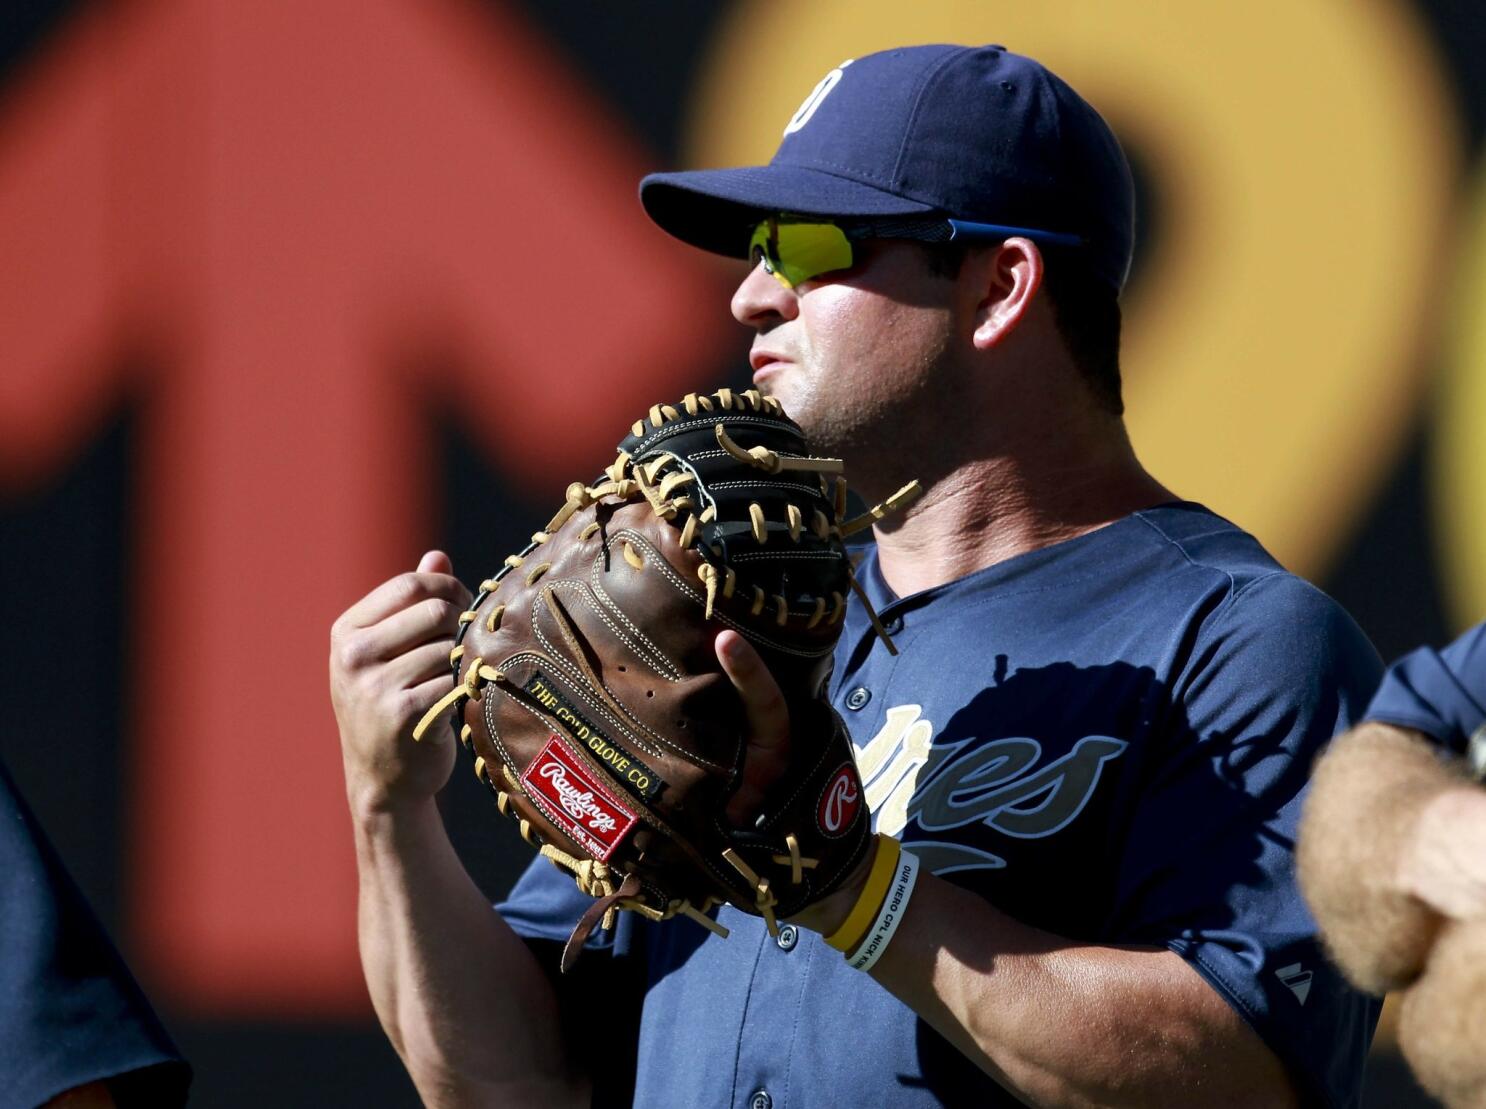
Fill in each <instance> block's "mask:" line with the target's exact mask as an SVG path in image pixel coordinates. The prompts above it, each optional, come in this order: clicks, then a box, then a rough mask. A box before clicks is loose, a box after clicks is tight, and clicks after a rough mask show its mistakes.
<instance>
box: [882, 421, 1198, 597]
mask: <svg viewBox="0 0 1486 1109" xmlns="http://www.w3.org/2000/svg"><path fill="white" fill-rule="evenodd" d="M1175 499H1176V498H1175V497H1174V496H1173V494H1171V493H1170V492H1169V491H1167V490H1166V489H1165V488H1164V487H1162V486H1161V484H1160V483H1159V482H1157V481H1156V480H1155V479H1154V478H1153V477H1151V476H1150V475H1149V474H1148V473H1146V472H1145V470H1144V469H1143V468H1142V467H1141V465H1140V463H1139V462H1138V461H1137V460H1136V458H1135V455H1134V453H1133V452H1132V451H1131V450H1130V446H1129V442H1128V441H1127V440H1126V439H1125V438H1124V436H1123V433H1121V434H1120V435H1118V436H1114V437H1111V438H1110V439H1108V440H1107V441H1106V442H1105V443H1103V444H1102V445H1101V447H1100V448H1096V449H1093V450H1088V449H1085V450H1083V451H1082V452H1081V453H1080V454H1078V455H1075V456H1065V457H1061V458H1052V457H1047V455H1046V454H1044V456H1043V457H1041V458H1027V457H1024V456H1000V457H995V458H983V459H975V460H973V461H968V462H965V463H963V464H962V465H960V466H958V467H957V468H955V469H953V470H951V471H950V472H949V473H947V474H944V475H943V476H940V477H938V478H936V479H934V480H933V481H932V484H930V485H929V486H928V487H927V488H926V489H925V490H924V495H923V497H921V498H920V499H919V501H918V502H916V503H915V504H914V505H912V506H911V507H910V508H908V509H907V510H906V511H905V512H904V513H903V514H902V515H901V516H898V517H889V518H888V519H887V520H885V521H884V522H883V523H882V524H879V525H878V526H877V528H876V533H877V552H878V554H877V558H878V567H879V569H880V570H881V572H882V575H883V578H884V580H885V581H886V582H887V584H888V586H889V587H890V588H891V589H892V590H893V592H894V593H896V594H897V595H898V596H900V597H906V596H908V595H909V594H912V593H918V592H921V591H922V590H925V589H930V588H932V587H934V586H936V585H942V584H944V583H945V582H949V581H954V580H955V579H957V578H961V577H964V576H965V575H967V574H971V573H974V572H975V571H976V570H981V569H984V568H985V567H987V566H993V565H995V564H996V563H998V562H1004V561H1005V560H1007V559H1009V558H1014V557H1016V556H1017V555H1020V554H1025V553H1027V552H1028V551H1035V550H1039V549H1041V548H1043V547H1049V546H1052V545H1053V544H1055V543H1061V542H1064V541H1066V540H1069V539H1073V538H1076V537H1077V536H1080V535H1085V534H1087V533H1089V532H1091V531H1096V530H1098V529H1099V528H1102V527H1105V526H1107V525H1109V524H1112V523H1114V522H1115V521H1116V520H1120V519H1123V518H1124V517H1126V516H1128V515H1130V513H1132V512H1136V511H1139V510H1140V509H1143V508H1149V507H1151V506H1152V505H1156V504H1161V503H1164V502H1167V501H1171V500H1175Z"/></svg>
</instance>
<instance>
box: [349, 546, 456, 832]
mask: <svg viewBox="0 0 1486 1109" xmlns="http://www.w3.org/2000/svg"><path fill="white" fill-rule="evenodd" d="M453 569H454V568H453V566H452V565H451V564H450V562H449V558H448V556H447V555H445V554H444V553H443V552H442V551H429V552H428V553H427V554H425V555H424V556H423V558H422V559H421V560H420V561H419V563H418V569H417V570H415V571H413V572H412V573H407V574H399V575H398V576H397V577H395V578H393V579H391V580H390V581H387V582H384V583H383V584H381V585H379V586H378V587H377V588H376V589H373V590H372V591H371V592H370V593H368V594H367V595H366V596H365V597H363V598H362V599H361V600H359V601H357V602H356V603H355V604H354V605H352V606H351V607H350V608H348V609H347V610H346V611H345V612H344V613H343V614H342V615H341V617H340V619H338V620H337V621H336V622H335V624H334V625H333V626H332V627H331V631H330V698H331V702H332V703H333V704H334V706H335V717H336V721H337V723H338V724H339V725H340V734H341V754H342V757H343V758H344V760H345V767H346V789H347V792H348V794H349V795H350V796H351V799H352V803H353V805H360V806H366V807H370V808H382V807H390V806H393V805H396V804H398V803H400V802H403V801H415V802H416V801H419V800H426V799H428V798H431V797H432V796H433V795H434V794H436V793H437V792H438V791H439V790H440V789H442V788H443V787H444V784H445V783H446V782H447V781H448V780H449V773H450V771H451V770H452V769H453V766H454V745H453V744H452V743H450V742H449V741H448V736H447V735H446V734H445V733H444V731H443V729H441V728H438V729H434V730H433V731H432V732H430V733H429V735H428V736H427V738H426V739H425V740H424V741H423V742H422V743H415V742H414V741H413V738H412V726H413V724H414V722H416V721H417V719H418V718H419V717H420V716H421V715H422V714H423V713H424V711H426V710H427V708H428V707H429V705H431V704H433V702H434V701H436V700H438V698H439V696H440V694H442V693H444V692H445V691H446V690H447V689H448V688H449V683H450V677H449V650H450V648H452V647H453V645H454V631H455V629H456V628H457V627H458V622H459V614H460V612H462V611H463V610H464V609H465V608H467V607H469V603H470V592H469V590H468V589H466V588H465V587H464V585H463V584H462V583H461V582H460V581H459V580H458V579H457V578H455V577H454V576H453Z"/></svg>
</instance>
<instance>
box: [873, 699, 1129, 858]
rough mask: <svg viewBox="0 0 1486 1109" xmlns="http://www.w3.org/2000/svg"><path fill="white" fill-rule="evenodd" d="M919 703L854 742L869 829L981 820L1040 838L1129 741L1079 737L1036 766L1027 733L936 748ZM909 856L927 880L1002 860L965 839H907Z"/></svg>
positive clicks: (1068, 816)
mask: <svg viewBox="0 0 1486 1109" xmlns="http://www.w3.org/2000/svg"><path fill="white" fill-rule="evenodd" d="M922 712H923V710H922V708H921V707H920V706H918V705H896V706H894V707H893V708H890V709H888V710H887V721H886V722H885V723H884V724H883V726H882V730H881V731H879V732H878V733H877V734H876V735H875V736H873V737H872V739H870V740H869V741H868V742H867V743H866V744H865V745H863V746H859V747H857V749H856V752H857V768H858V770H859V771H860V772H861V775H862V781H863V783H864V784H865V786H866V792H867V805H868V807H869V808H871V810H872V811H873V813H875V814H876V821H877V830H878V831H879V832H883V833H885V834H887V835H890V836H897V835H900V834H902V831H903V829H904V828H905V827H906V826H907V824H908V822H909V821H910V820H913V821H915V822H916V823H917V824H918V826H919V828H920V829H921V830H922V831H924V832H946V831H950V830H952V829H955V828H963V827H966V826H967V825H972V824H983V825H985V826H986V827H988V828H993V829H995V830H996V831H997V832H999V833H1001V834H1002V835H1006V836H1011V837H1013V838H1015V839H1041V838H1043V837H1044V836H1051V835H1055V834H1056V833H1058V832H1060V831H1062V830H1063V829H1064V828H1066V827H1067V826H1068V825H1069V824H1070V823H1071V822H1072V821H1073V820H1074V819H1075V818H1076V817H1077V816H1078V814H1079V813H1081V812H1083V810H1084V807H1085V806H1086V805H1087V804H1088V803H1089V799H1090V798H1091V797H1093V795H1094V790H1095V788H1097V786H1098V785H1099V779H1100V776H1101V775H1102V773H1103V771H1104V767H1105V764H1106V763H1108V762H1109V761H1110V760H1112V759H1116V758H1119V756H1120V755H1121V754H1122V753H1123V752H1124V750H1125V748H1126V747H1128V746H1129V744H1128V743H1127V742H1126V741H1125V740H1122V739H1115V738H1114V737H1112V736H1100V735H1091V736H1085V737H1083V738H1082V739H1080V740H1079V741H1078V742H1077V743H1075V744H1074V745H1073V749H1072V750H1071V751H1069V752H1068V753H1067V754H1065V755H1062V756H1060V757H1059V758H1056V759H1053V760H1052V761H1051V762H1048V763H1046V764H1044V765H1041V766H1039V765H1038V762H1039V760H1040V759H1041V757H1042V745H1041V744H1040V743H1038V742H1037V740H1035V739H1032V738H1030V737H1027V736H1008V737H1005V738H1002V739H995V740H987V741H978V740H973V739H963V740H959V741H956V742H952V743H940V744H937V745H936V744H934V743H933V742H932V740H933V737H934V725H933V723H932V722H931V721H929V720H926V719H924V718H923V717H922ZM913 850H914V854H916V855H917V856H918V857H919V859H920V860H921V861H922V862H923V864H924V865H925V866H926V867H928V868H929V869H930V870H931V871H933V872H934V873H935V874H947V873H950V872H952V871H956V870H978V869H998V868H1000V867H1004V866H1005V865H1006V860H1005V859H1003V858H1002V857H1001V856H1000V855H997V854H995V853H994V852H992V851H987V850H984V849H982V848H979V847H975V846H972V845H970V844H967V843H957V842H950V841H943V842H940V841H929V840H920V839H915V840H914V842H913Z"/></svg>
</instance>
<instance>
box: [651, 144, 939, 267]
mask: <svg viewBox="0 0 1486 1109" xmlns="http://www.w3.org/2000/svg"><path fill="white" fill-rule="evenodd" d="M640 203H641V204H643V205H644V206H645V211H646V212H647V213H648V214H649V216H650V218H651V219H653V220H654V221H655V222H656V223H657V224H658V225H659V226H660V227H661V229H662V230H664V231H666V232H667V233H669V234H671V235H674V236H675V237H676V238H678V239H680V240H681V241H682V242H687V243H690V244H691V245H692V246H695V247H700V248H701V249H702V250H708V251H711V252H712V253H713V254H724V255H727V256H728V257H730V258H745V257H747V256H748V239H749V235H750V234H751V233H752V231H753V228H754V226H755V225H756V224H757V223H758V221H759V220H760V219H762V218H763V217H764V216H766V215H768V214H770V213H772V212H793V213H797V214H799V215H802V216H822V217H836V218H842V217H848V216H915V215H923V214H924V213H927V212H933V211H935V208H934V207H933V206H932V205H928V204H923V203H920V202H919V201H916V200H909V199H906V198H905V197H901V196H895V195H894V194H892V193H889V192H884V191H882V190H881V189H878V188H875V187H874V186H872V185H864V184H862V183H861V182H859V181H853V180H851V179H849V178H846V177H838V176H836V175H835V174H832V173H825V172H823V171H821V170H818V169H809V168H806V167H804V166H789V165H779V164H773V165H767V166H742V167H739V168H737V169H699V170H688V171H685V172H682V173H652V174H650V176H648V177H646V178H645V179H644V180H643V181H641V182H640Z"/></svg>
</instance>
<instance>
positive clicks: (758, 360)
mask: <svg viewBox="0 0 1486 1109" xmlns="http://www.w3.org/2000/svg"><path fill="white" fill-rule="evenodd" d="M748 364H749V365H750V366H752V367H753V383H754V384H755V385H758V386H762V385H763V384H764V382H765V381H766V380H768V379H769V378H771V377H773V376H774V373H775V371H776V370H779V369H782V368H783V367H785V366H787V365H789V360H788V359H787V358H785V357H784V356H783V355H780V354H775V353H774V352H773V351H767V350H756V351H753V352H752V353H750V354H749V356H748Z"/></svg>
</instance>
